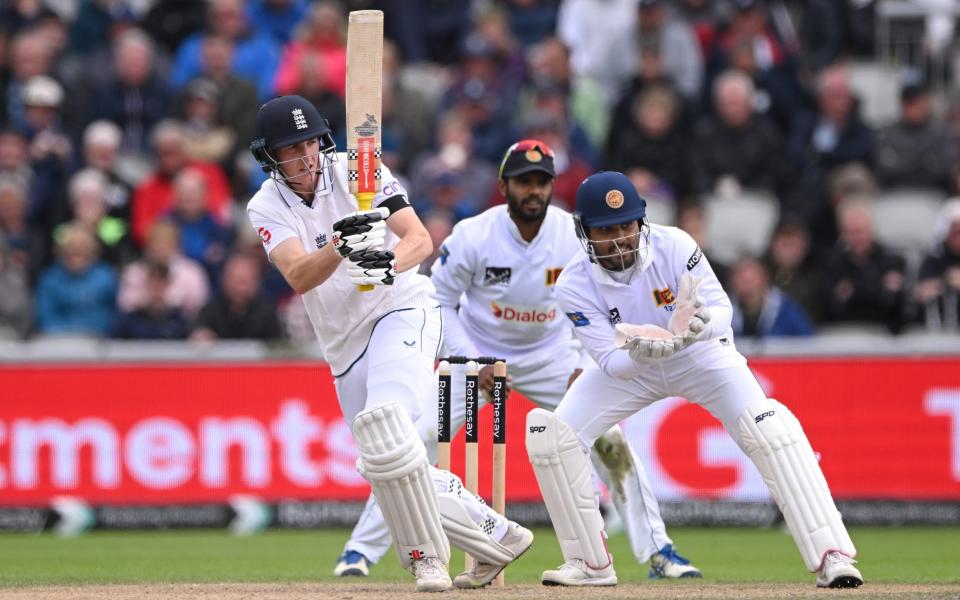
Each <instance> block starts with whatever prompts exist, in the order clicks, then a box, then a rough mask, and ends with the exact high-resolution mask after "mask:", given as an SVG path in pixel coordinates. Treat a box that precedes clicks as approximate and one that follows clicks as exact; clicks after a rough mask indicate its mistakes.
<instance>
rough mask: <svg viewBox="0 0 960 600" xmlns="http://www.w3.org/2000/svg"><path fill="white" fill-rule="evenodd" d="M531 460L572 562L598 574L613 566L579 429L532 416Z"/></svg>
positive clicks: (537, 413) (538, 411)
mask: <svg viewBox="0 0 960 600" xmlns="http://www.w3.org/2000/svg"><path fill="white" fill-rule="evenodd" d="M526 442H527V455H528V456H529V457H530V464H531V465H533V472H534V474H535V475H536V477H537V483H538V484H539V485H540V493H541V494H542V495H543V502H544V504H546V506H547V512H548V513H549V514H550V520H551V521H552V522H553V528H554V530H555V531H556V533H557V538H558V539H559V541H560V549H561V551H562V552H563V558H564V560H566V561H571V560H573V559H577V558H578V559H581V560H584V561H586V563H587V566H589V567H591V568H593V569H603V568H606V567H607V566H609V565H610V564H611V563H612V562H613V559H612V557H611V556H610V553H609V552H608V551H607V541H606V534H605V533H604V531H603V517H602V516H601V515H600V508H599V506H598V505H597V498H596V494H595V493H594V490H593V482H592V479H591V476H592V469H591V468H590V461H589V460H588V459H587V455H586V453H585V452H584V450H583V448H582V447H581V446H580V444H579V442H578V441H577V436H576V434H575V433H574V431H573V429H572V428H571V427H570V426H569V425H567V424H566V423H564V422H563V421H561V420H560V419H558V418H557V417H556V416H555V415H554V414H553V413H552V412H549V411H546V410H543V409H542V408H535V409H533V410H532V411H530V412H529V413H528V414H527V439H526Z"/></svg>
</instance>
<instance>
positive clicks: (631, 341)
mask: <svg viewBox="0 0 960 600" xmlns="http://www.w3.org/2000/svg"><path fill="white" fill-rule="evenodd" d="M613 343H614V345H615V346H616V347H617V348H620V349H621V350H626V351H627V352H628V353H629V354H630V358H632V359H633V360H635V361H638V362H641V361H644V360H647V359H651V358H654V359H656V358H667V357H669V356H673V353H674V352H676V351H677V350H679V349H680V348H682V347H683V339H682V338H681V337H680V336H678V335H674V334H673V333H671V332H669V331H667V330H666V329H664V328H662V327H657V326H656V325H632V324H630V323H617V325H616V328H615V333H614V338H613Z"/></svg>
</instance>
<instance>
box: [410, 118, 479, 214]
mask: <svg viewBox="0 0 960 600" xmlns="http://www.w3.org/2000/svg"><path fill="white" fill-rule="evenodd" d="M496 181H497V169H496V167H494V166H493V165H491V164H490V163H488V162H486V161H483V160H480V159H479V158H478V157H477V156H476V155H475V154H474V152H473V133H472V132H471V131H470V127H469V125H468V123H467V121H466V120H465V119H464V118H463V116H462V115H461V114H459V113H457V112H450V113H447V114H445V115H444V116H443V117H442V118H441V119H440V126H439V129H438V130H437V150H436V152H434V153H432V154H429V155H427V156H425V157H423V158H421V159H420V160H419V161H418V162H417V163H416V164H415V165H414V167H413V169H411V174H410V192H411V197H412V198H414V199H416V201H417V202H425V204H424V205H423V207H424V209H425V210H426V211H428V210H429V209H430V208H441V209H445V210H449V211H451V212H453V213H454V214H455V215H456V218H457V220H459V219H462V218H464V217H467V216H471V215H475V214H477V213H478V212H480V211H481V210H483V209H484V208H485V202H486V201H487V199H488V198H489V194H490V193H491V192H492V190H494V189H495V188H496ZM451 192H453V197H450V193H451ZM437 203H439V204H437Z"/></svg>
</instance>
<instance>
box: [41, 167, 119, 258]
mask: <svg viewBox="0 0 960 600" xmlns="http://www.w3.org/2000/svg"><path fill="white" fill-rule="evenodd" d="M109 189H110V188H109V183H108V181H107V179H106V177H104V176H103V174H102V173H100V171H97V170H96V169H83V170H81V171H77V173H76V174H74V175H73V177H71V178H70V185H69V187H68V190H69V192H68V193H69V196H70V209H71V212H72V216H73V220H72V221H71V222H70V223H69V224H63V225H60V226H59V227H58V228H57V229H56V230H55V232H54V239H57V238H58V237H59V236H60V235H62V233H63V231H64V230H65V229H66V228H68V227H73V226H74V225H80V226H83V227H85V228H86V229H87V231H88V232H89V233H90V234H92V235H93V237H94V239H96V240H97V242H98V243H99V246H100V247H99V249H98V251H97V254H98V255H99V256H100V257H102V258H103V259H104V260H105V261H106V262H107V263H108V264H110V266H112V267H113V268H120V267H123V266H124V265H126V264H127V263H129V262H130V261H132V260H133V259H135V258H136V255H137V252H136V249H135V248H134V246H133V241H132V240H131V239H130V227H129V224H128V223H127V221H125V220H123V219H120V218H118V217H111V216H110V215H109V214H107V210H108V208H109V206H108V204H107V193H108V192H109Z"/></svg>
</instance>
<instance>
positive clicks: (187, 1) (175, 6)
mask: <svg viewBox="0 0 960 600" xmlns="http://www.w3.org/2000/svg"><path fill="white" fill-rule="evenodd" d="M208 4H209V3H207V2H196V1H195V0H156V1H155V2H153V3H152V5H151V6H150V10H148V11H147V13H146V15H144V17H143V19H142V22H143V28H144V30H145V31H147V32H148V33H149V34H150V37H152V38H153V39H155V40H156V41H157V44H159V45H160V46H161V47H162V48H163V50H164V53H165V54H167V55H170V54H173V53H175V52H176V51H177V48H179V47H180V44H181V43H183V40H185V39H186V38H187V37H189V36H190V35H192V34H193V33H195V32H197V31H199V30H201V29H202V28H203V25H204V23H205V22H206V19H207V15H208V14H209V10H208V8H209V7H208Z"/></svg>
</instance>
